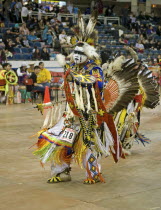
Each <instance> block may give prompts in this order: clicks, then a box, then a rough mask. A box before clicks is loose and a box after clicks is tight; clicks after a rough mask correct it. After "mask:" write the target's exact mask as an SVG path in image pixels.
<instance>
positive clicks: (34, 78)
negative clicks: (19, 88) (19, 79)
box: [26, 66, 43, 92]
mask: <svg viewBox="0 0 161 210" xmlns="http://www.w3.org/2000/svg"><path fill="white" fill-rule="evenodd" d="M39 72H40V67H39V66H35V67H34V71H33V72H32V73H31V75H30V76H29V79H32V82H33V84H32V85H27V86H26V91H27V92H31V91H32V90H34V87H43V86H42V85H41V84H38V83H37V75H38V74H39Z"/></svg>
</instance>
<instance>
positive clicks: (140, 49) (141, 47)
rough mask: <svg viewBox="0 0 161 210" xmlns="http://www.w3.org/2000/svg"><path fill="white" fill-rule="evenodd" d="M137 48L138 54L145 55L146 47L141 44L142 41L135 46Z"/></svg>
mask: <svg viewBox="0 0 161 210" xmlns="http://www.w3.org/2000/svg"><path fill="white" fill-rule="evenodd" d="M135 48H136V50H137V52H138V53H143V52H144V45H143V44H142V43H141V40H138V41H137V43H136V44H135Z"/></svg>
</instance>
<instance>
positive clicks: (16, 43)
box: [14, 36, 22, 47]
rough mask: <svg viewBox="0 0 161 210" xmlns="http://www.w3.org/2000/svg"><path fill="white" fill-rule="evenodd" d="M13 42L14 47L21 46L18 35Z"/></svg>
mask: <svg viewBox="0 0 161 210" xmlns="http://www.w3.org/2000/svg"><path fill="white" fill-rule="evenodd" d="M14 43H15V46H14V47H22V45H21V41H20V37H19V36H17V37H16V39H15V42H14Z"/></svg>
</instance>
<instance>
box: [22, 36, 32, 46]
mask: <svg viewBox="0 0 161 210" xmlns="http://www.w3.org/2000/svg"><path fill="white" fill-rule="evenodd" d="M21 45H22V46H23V47H30V45H29V41H28V40H27V37H26V36H23V37H22V39H21Z"/></svg>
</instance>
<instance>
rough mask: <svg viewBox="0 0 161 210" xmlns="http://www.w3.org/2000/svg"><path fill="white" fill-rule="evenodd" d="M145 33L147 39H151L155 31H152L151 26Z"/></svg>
mask: <svg viewBox="0 0 161 210" xmlns="http://www.w3.org/2000/svg"><path fill="white" fill-rule="evenodd" d="M146 33H147V36H148V37H153V36H154V35H155V34H156V32H155V30H154V28H153V26H152V25H149V27H148V29H147V31H146Z"/></svg>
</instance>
